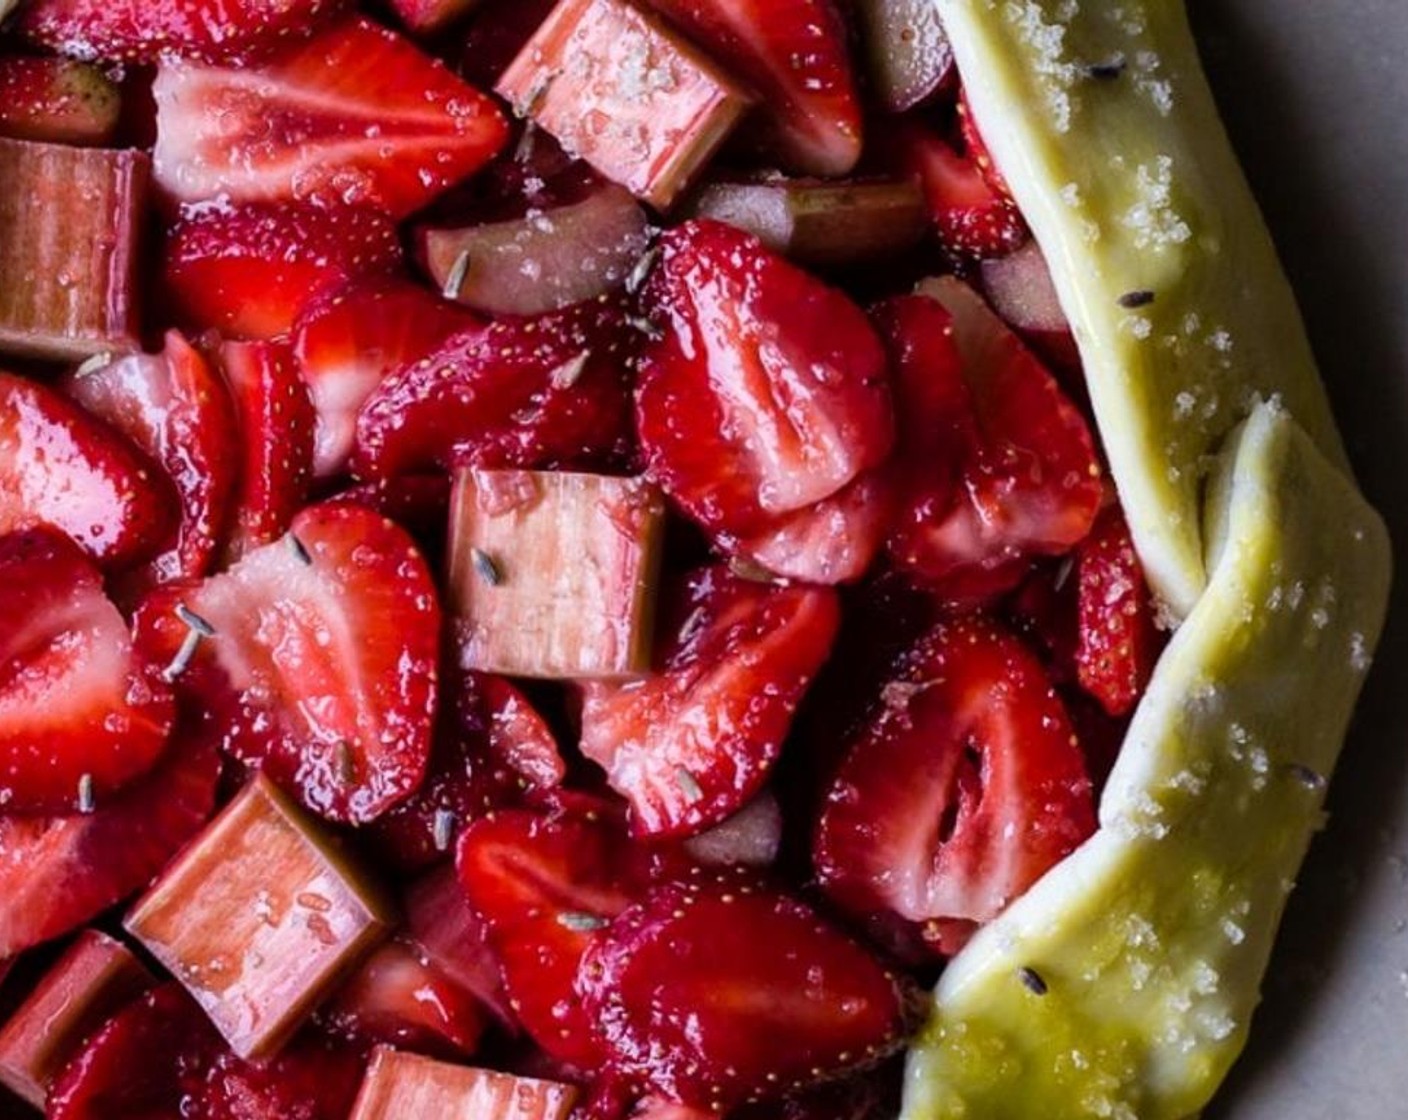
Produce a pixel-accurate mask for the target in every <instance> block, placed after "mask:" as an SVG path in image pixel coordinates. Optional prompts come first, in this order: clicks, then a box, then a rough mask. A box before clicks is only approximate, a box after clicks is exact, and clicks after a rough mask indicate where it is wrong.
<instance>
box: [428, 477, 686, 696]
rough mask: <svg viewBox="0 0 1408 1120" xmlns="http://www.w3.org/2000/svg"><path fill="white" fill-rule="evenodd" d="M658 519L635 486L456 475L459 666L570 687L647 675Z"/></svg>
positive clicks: (654, 501)
mask: <svg viewBox="0 0 1408 1120" xmlns="http://www.w3.org/2000/svg"><path fill="white" fill-rule="evenodd" d="M664 517H665V505H664V499H663V498H662V497H661V495H660V492H659V491H658V490H657V489H656V488H655V487H654V486H652V485H650V484H649V483H647V482H645V481H644V480H643V479H636V478H608V477H606V476H604V475H589V474H568V473H560V472H539V471H481V470H472V469H471V470H466V471H462V472H461V473H460V475H459V477H458V479H457V480H456V484H455V498H454V510H453V512H452V513H451V523H450V524H451V528H450V533H451V543H450V588H451V594H452V595H453V596H454V600H455V605H456V609H457V611H458V615H459V623H458V626H459V641H460V654H461V660H462V662H463V664H464V667H465V668H467V669H480V670H483V671H485V672H491V673H503V674H505V675H507V676H516V677H543V678H547V679H569V680H570V679H580V678H619V677H627V676H632V675H634V674H637V673H642V672H645V671H646V670H648V669H649V667H650V636H651V619H652V614H653V610H652V607H653V604H654V592H655V582H656V579H655V577H656V572H657V570H658V566H659V554H660V548H659V545H660V537H661V532H662V529H663V525H664Z"/></svg>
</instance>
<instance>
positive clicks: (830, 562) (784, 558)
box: [737, 468, 894, 585]
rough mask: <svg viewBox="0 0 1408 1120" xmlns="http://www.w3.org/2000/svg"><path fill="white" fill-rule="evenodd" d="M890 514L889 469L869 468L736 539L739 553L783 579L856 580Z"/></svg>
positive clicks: (877, 546)
mask: <svg viewBox="0 0 1408 1120" xmlns="http://www.w3.org/2000/svg"><path fill="white" fill-rule="evenodd" d="M893 513H894V483H893V478H892V476H891V472H889V471H887V470H885V469H884V468H882V469H880V470H875V471H867V472H866V473H865V474H863V475H861V476H860V477H859V478H857V479H856V480H855V481H854V482H852V483H851V484H850V485H848V486H847V487H846V488H845V489H844V490H841V491H839V492H838V493H836V494H833V495H832V496H831V497H829V498H823V499H822V500H821V501H819V502H817V504H816V505H814V506H808V507H807V508H806V509H801V510H798V511H797V512H796V513H790V514H787V515H785V516H784V517H782V518H779V519H778V521H777V522H776V523H775V524H774V525H773V526H772V527H771V528H770V529H768V530H766V531H764V532H762V533H759V534H758V535H757V536H755V537H750V538H748V539H746V540H741V541H739V542H738V544H737V550H738V554H739V555H740V556H743V557H745V558H747V559H749V560H752V561H754V562H756V563H758V564H760V565H762V567H764V568H766V569H767V570H768V571H769V572H772V573H773V574H775V575H777V576H780V577H782V578H783V579H795V580H800V581H801V582H803V583H819V584H828V585H829V584H837V583H854V582H855V581H856V580H858V579H860V578H861V577H862V576H863V575H865V573H866V572H867V571H869V569H870V566H871V564H872V563H873V562H874V560H875V557H876V555H877V554H878V553H879V552H880V550H881V548H883V547H884V544H885V534H886V532H887V531H888V530H889V528H890V520H891V517H892V516H893Z"/></svg>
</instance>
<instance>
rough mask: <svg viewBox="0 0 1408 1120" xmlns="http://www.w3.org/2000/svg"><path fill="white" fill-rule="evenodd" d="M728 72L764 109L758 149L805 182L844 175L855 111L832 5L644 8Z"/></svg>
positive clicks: (856, 125) (740, 2)
mask: <svg viewBox="0 0 1408 1120" xmlns="http://www.w3.org/2000/svg"><path fill="white" fill-rule="evenodd" d="M648 2H649V4H650V6H651V7H653V8H655V9H656V10H657V11H659V12H661V13H662V14H664V15H665V16H666V17H667V18H669V19H670V20H671V21H672V22H673V23H675V24H676V25H677V26H678V27H679V28H680V29H681V30H682V31H684V33H685V34H686V35H688V36H690V37H691V38H693V39H694V40H696V41H697V42H698V43H699V45H700V46H702V47H703V48H704V49H705V50H707V51H709V53H710V54H712V55H714V56H715V57H716V58H718V59H719V61H720V62H722V63H723V64H724V65H726V66H727V67H728V68H729V69H730V70H732V71H734V72H735V73H737V74H738V75H739V76H740V77H742V78H744V79H746V80H747V81H749V82H751V83H752V85H753V86H754V88H755V89H756V90H757V92H758V94H759V104H760V105H761V106H762V110H761V113H762V124H763V126H764V127H763V130H762V131H763V135H762V136H761V137H759V147H760V148H762V149H763V150H764V151H766V152H767V154H768V157H769V158H770V159H776V160H780V161H781V162H782V163H783V164H784V166H785V167H786V168H787V169H788V170H791V171H795V172H797V173H799V174H803V175H825V176H831V177H838V176H841V175H846V174H848V173H849V172H850V170H851V169H852V168H853V167H854V166H855V165H856V161H857V160H858V159H859V158H860V150H861V104H860V96H859V94H858V93H857V90H856V80H855V73H854V69H853V67H852V65H851V57H850V44H849V42H848V33H847V29H846V21H845V19H844V17H843V16H842V13H841V10H840V8H839V7H838V6H837V5H836V3H834V0H648Z"/></svg>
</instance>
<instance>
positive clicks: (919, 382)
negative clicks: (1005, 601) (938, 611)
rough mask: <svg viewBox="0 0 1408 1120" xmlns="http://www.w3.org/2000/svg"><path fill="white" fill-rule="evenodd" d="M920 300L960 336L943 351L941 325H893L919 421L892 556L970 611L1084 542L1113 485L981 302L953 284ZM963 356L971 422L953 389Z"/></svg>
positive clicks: (1071, 416) (1025, 355) (910, 406)
mask: <svg viewBox="0 0 1408 1120" xmlns="http://www.w3.org/2000/svg"><path fill="white" fill-rule="evenodd" d="M921 291H922V293H923V295H924V297H926V298H927V297H932V298H934V299H937V300H938V301H939V302H940V303H941V304H943V307H944V309H945V310H947V312H948V313H949V315H950V316H951V324H952V335H951V342H950V341H948V340H943V341H941V339H940V336H939V335H938V334H936V333H935V328H936V327H937V326H938V316H937V315H936V314H935V313H934V312H932V311H928V312H925V311H922V310H920V309H918V308H916V307H915V306H913V305H907V306H906V307H905V309H904V311H903V312H902V313H901V314H900V315H898V316H897V317H895V318H893V320H892V321H891V324H890V328H889V329H890V333H891V338H892V350H893V351H894V353H895V354H896V365H897V370H898V373H899V387H900V396H901V399H902V401H903V408H902V410H903V411H904V412H905V414H906V415H907V416H909V417H910V418H911V421H912V423H911V424H910V428H911V429H912V430H908V431H907V432H906V437H905V447H906V450H905V453H904V456H903V457H902V458H903V460H904V461H903V462H902V463H901V467H900V469H901V470H903V471H909V472H910V477H911V482H910V486H911V492H910V496H909V498H908V499H907V502H906V504H905V505H904V506H903V507H902V512H901V514H900V518H899V521H898V523H897V527H896V529H895V531H894V532H893V533H892V537H891V541H890V550H891V555H892V557H894V559H895V561H896V563H897V564H899V565H900V566H901V567H902V568H903V569H904V570H905V571H906V572H908V573H909V574H910V575H911V576H913V577H916V578H919V579H921V580H922V581H923V582H924V583H925V584H927V585H928V586H930V587H932V588H933V589H934V590H936V591H938V592H940V593H942V594H944V595H945V596H946V597H949V598H952V599H955V600H960V601H963V600H967V601H971V600H976V599H982V598H984V597H987V596H990V595H992V594H994V593H996V592H1000V591H1005V590H1007V589H1009V588H1011V587H1013V586H1015V585H1016V583H1018V582H1019V581H1020V579H1021V576H1022V574H1023V572H1025V570H1026V568H1027V566H1028V564H1029V561H1030V560H1031V559H1032V558H1033V557H1036V556H1048V555H1059V554H1061V553H1064V552H1066V551H1068V550H1069V549H1070V548H1071V547H1072V546H1074V545H1075V544H1077V543H1078V542H1079V541H1081V540H1082V539H1084V537H1085V535H1086V534H1087V533H1088V532H1089V531H1090V527H1091V525H1093V524H1094V521H1095V516H1096V514H1097V513H1098V512H1099V510H1100V506H1101V503H1102V501H1103V498H1104V484H1103V481H1102V478H1101V470H1100V463H1099V460H1098V458H1097V456H1096V452H1095V444H1094V440H1093V438H1092V436H1091V433H1090V428H1089V426H1088V425H1087V424H1086V422H1085V419H1084V418H1083V417H1082V416H1081V414H1080V412H1079V411H1078V410H1077V409H1076V407H1075V406H1074V405H1073V404H1072V403H1071V402H1070V400H1069V399H1068V398H1067V397H1066V396H1065V394H1064V393H1062V391H1061V389H1060V386H1058V385H1057V383H1056V381H1055V379H1054V378H1053V377H1052V376H1051V374H1049V373H1048V372H1047V371H1046V369H1045V368H1044V367H1043V366H1042V365H1041V363H1040V362H1039V361H1038V360H1037V359H1036V357H1035V356H1034V355H1033V354H1032V353H1031V351H1029V350H1028V349H1027V348H1026V347H1025V346H1023V345H1022V342H1021V340H1020V339H1018V338H1017V336H1016V335H1014V334H1013V333H1012V332H1011V331H1009V330H1008V329H1007V327H1006V326H1005V325H1004V324H1003V322H1002V320H1000V319H999V318H998V317H997V316H996V315H995V314H993V312H992V311H991V310H990V309H989V308H988V306H987V305H986V304H985V303H983V301H982V298H981V297H980V296H979V295H978V294H977V293H976V292H974V291H973V290H972V289H971V288H969V287H968V286H967V285H965V284H963V283H962V282H961V281H959V280H956V279H954V278H953V277H944V278H942V279H939V280H931V281H926V282H925V284H924V285H922V287H921ZM955 345H956V347H957V352H958V358H959V363H960V368H961V370H962V377H963V382H964V384H965V385H966V386H967V389H968V397H969V399H970V401H971V414H969V415H965V414H964V410H963V406H962V404H961V397H962V393H961V392H959V390H958V388H957V384H956V382H955V380H954V377H953V346H955ZM921 392H928V393H930V394H933V399H932V400H925V399H924V398H923V397H922V396H921V395H920V394H921ZM926 430H927V435H926ZM945 474H948V475H949V476H950V479H951V481H947V482H946V481H945V480H944V475H945Z"/></svg>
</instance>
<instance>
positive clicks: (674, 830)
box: [581, 568, 840, 836]
mask: <svg viewBox="0 0 1408 1120" xmlns="http://www.w3.org/2000/svg"><path fill="white" fill-rule="evenodd" d="M663 610H664V611H665V614H664V618H663V622H662V626H661V629H660V633H661V635H662V638H661V643H662V644H661V645H660V646H659V647H658V648H657V650H656V656H655V664H656V671H655V673H654V674H653V675H652V676H649V677H645V678H642V679H640V680H636V681H629V682H627V683H625V684H597V683H593V684H589V685H584V686H583V703H582V744H581V745H582V753H583V754H585V755H586V756H587V757H588V758H590V759H591V760H592V761H594V762H597V763H599V764H600V765H601V766H603V767H604V768H605V769H606V772H607V778H608V779H609V780H610V782H611V784H612V786H613V787H614V788H615V789H616V790H617V792H618V793H620V794H622V796H624V797H626V798H627V799H628V800H629V801H630V803H631V825H632V829H633V831H634V832H635V833H636V834H637V835H643V836H660V835H679V834H689V833H695V832H701V831H703V830H704V829H706V828H708V827H710V826H711V825H714V824H717V823H719V822H720V821H722V820H725V819H727V818H728V817H730V816H732V815H733V814H734V813H736V812H737V811H738V810H739V809H741V808H742V807H743V806H744V805H745V804H746V803H747V802H748V801H749V800H750V799H751V798H752V797H753V795H754V794H756V793H757V792H758V790H759V788H760V787H761V786H762V784H763V782H764V781H766V779H767V776H768V773H769V771H770V770H771V769H772V766H773V763H775V762H776V761H777V757H778V755H779V753H780V752H781V750H782V741H783V739H784V738H786V736H787V732H788V729H789V728H790V727H791V724H792V717H793V715H795V713H796V710H797V706H798V704H799V703H800V702H801V699H802V696H803V694H804V693H805V692H806V690H807V686H808V685H809V684H810V683H811V681H812V678H813V677H814V676H815V675H816V673H817V670H818V669H819V668H820V667H821V665H822V663H823V662H824V661H825V660H826V657H827V655H828V654H829V653H830V650H831V643H832V641H833V639H834V638H835V636H836V630H837V627H838V626H839V624H840V607H839V604H838V602H837V599H836V595H835V593H834V592H833V591H830V590H829V589H826V588H802V587H781V586H773V585H769V584H762V583H752V582H748V581H746V580H742V579H739V578H737V577H736V576H733V575H730V574H729V573H728V571H727V570H726V569H724V568H705V569H702V570H700V571H697V572H695V573H693V574H692V575H691V576H690V577H689V578H688V579H687V580H685V581H683V582H682V584H681V586H679V587H677V588H675V589H673V596H672V598H671V599H669V600H667V603H666V605H665V606H664V608H663Z"/></svg>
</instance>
